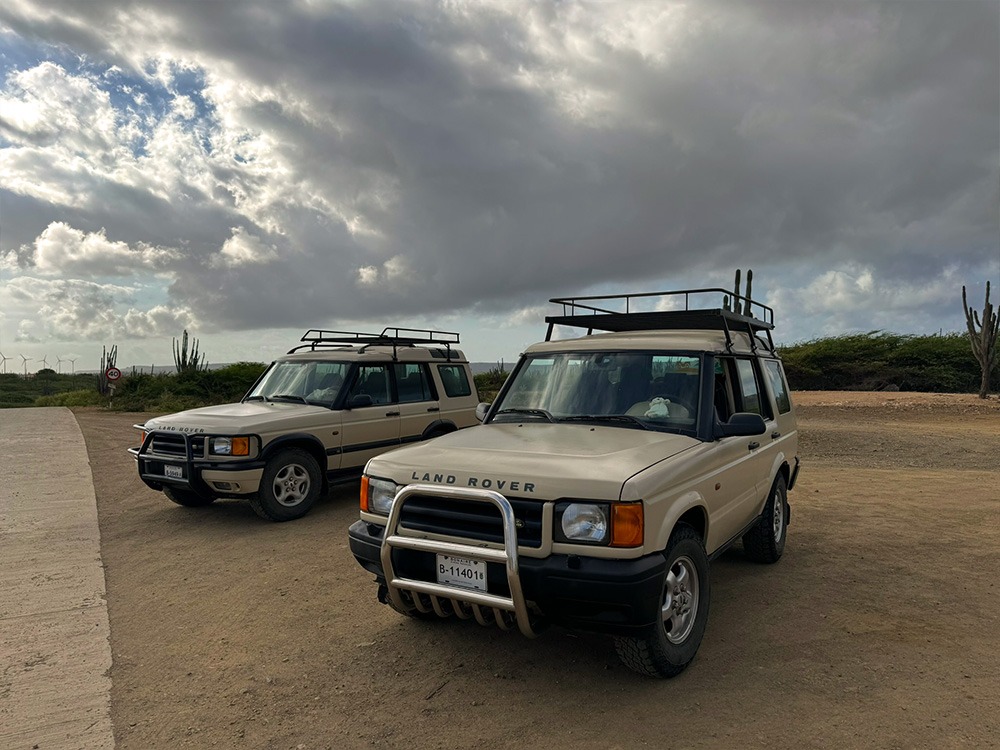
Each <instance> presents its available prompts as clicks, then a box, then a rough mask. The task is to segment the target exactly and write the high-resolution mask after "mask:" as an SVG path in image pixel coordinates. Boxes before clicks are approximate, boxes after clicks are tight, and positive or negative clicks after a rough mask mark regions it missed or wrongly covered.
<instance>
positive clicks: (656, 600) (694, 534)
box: [349, 289, 799, 677]
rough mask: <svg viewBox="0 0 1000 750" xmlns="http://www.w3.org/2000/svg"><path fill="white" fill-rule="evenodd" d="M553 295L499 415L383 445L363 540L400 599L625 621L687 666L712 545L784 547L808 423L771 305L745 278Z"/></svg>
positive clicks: (615, 631) (399, 603)
mask: <svg viewBox="0 0 1000 750" xmlns="http://www.w3.org/2000/svg"><path fill="white" fill-rule="evenodd" d="M719 297H725V300H724V304H721V305H719V306H718V307H711V306H706V307H693V306H692V305H693V304H694V303H695V301H696V300H701V299H705V298H709V299H711V298H719ZM552 302H553V303H555V304H558V305H560V306H561V314H557V315H552V316H549V317H547V318H546V322H547V323H548V334H547V335H546V337H545V341H543V342H540V343H538V344H535V345H533V346H531V347H529V348H528V349H527V350H526V351H525V352H524V354H523V355H522V356H521V358H520V360H519V362H518V363H517V365H516V367H515V368H514V370H513V372H512V373H511V374H510V376H509V377H508V379H507V382H506V383H505V384H504V386H503V388H502V389H501V391H500V393H499V394H498V396H497V398H496V400H495V401H494V403H492V404H489V405H485V404H484V405H481V406H480V408H479V409H478V410H477V415H478V416H479V417H480V418H481V420H482V424H481V425H479V426H476V427H473V428H472V429H469V430H465V431H463V432H462V433H460V434H453V435H448V436H444V437H441V438H439V439H437V440H434V441H431V442H428V443H422V444H419V445H413V446H409V447H404V448H400V449H398V450H395V451H391V452H389V453H385V454H382V455H379V456H376V457H374V458H372V459H371V460H369V461H368V463H367V465H366V467H365V471H364V475H363V477H362V483H361V499H360V503H361V513H360V518H359V520H358V521H357V522H356V523H354V524H353V525H352V526H351V528H350V531H349V540H350V546H351V550H352V552H353V554H354V556H355V558H356V559H357V561H358V563H359V564H360V565H361V566H362V567H363V568H364V569H365V570H367V571H369V572H370V573H372V574H374V577H375V584H376V591H377V595H378V598H379V599H380V601H382V602H384V603H385V604H387V605H389V606H390V607H392V608H393V609H395V610H397V611H398V612H400V613H401V614H404V615H408V616H410V617H418V618H426V619H437V618H446V617H458V618H463V619H469V620H475V621H477V622H478V623H480V624H482V625H495V626H499V627H500V628H503V629H505V630H508V629H517V630H519V631H520V632H521V633H522V634H524V635H526V636H528V637H535V636H537V635H539V634H540V633H541V632H542V630H543V629H544V627H545V626H546V625H547V624H550V623H555V624H559V625H563V626H566V627H570V628H578V629H581V630H591V631H596V632H602V633H607V634H609V635H611V636H612V637H613V639H614V643H615V646H616V649H617V652H618V654H619V657H620V658H621V659H622V661H623V662H624V663H625V664H626V665H627V666H628V667H630V668H631V669H633V670H635V671H637V672H640V673H643V674H648V675H653V676H657V677H672V676H674V675H676V674H678V673H680V672H681V671H682V670H683V669H685V668H686V667H687V666H688V664H690V662H691V661H692V660H693V659H694V657H695V654H696V652H697V650H698V646H699V645H700V643H701V640H702V637H703V634H704V632H705V624H706V622H707V619H708V605H709V592H710V560H711V559H712V558H714V557H716V556H718V555H719V554H721V553H722V552H723V551H724V550H726V549H728V548H729V547H730V546H732V545H734V544H740V545H741V546H742V548H743V551H744V554H746V556H747V557H749V558H750V559H752V560H755V561H759V562H764V563H773V562H776V561H777V560H778V559H779V558H780V557H781V555H782V552H783V550H784V546H785V539H786V533H787V528H788V522H789V520H790V510H789V506H788V501H787V492H788V490H790V489H791V488H792V487H793V486H794V484H795V479H796V476H797V473H798V467H799V458H798V433H797V430H796V423H795V411H794V407H793V405H792V402H791V399H790V397H789V393H788V386H787V383H786V380H785V375H784V371H783V369H782V365H781V361H780V358H779V357H778V355H777V352H776V350H775V347H774V343H773V340H772V338H771V330H772V328H773V311H772V310H771V308H769V307H766V306H764V305H762V304H760V303H759V302H756V301H754V300H752V299H750V297H749V296H743V295H740V294H739V291H738V289H737V291H736V292H735V293H732V292H726V291H725V290H721V289H697V290H683V291H679V292H658V293H655V294H636V295H623V296H620V297H577V298H572V299H555V300H552ZM557 326H558V327H560V328H563V327H570V328H572V327H576V328H583V329H586V331H587V335H585V336H582V337H578V338H571V339H556V338H554V337H553V332H554V330H555V329H556V327H557Z"/></svg>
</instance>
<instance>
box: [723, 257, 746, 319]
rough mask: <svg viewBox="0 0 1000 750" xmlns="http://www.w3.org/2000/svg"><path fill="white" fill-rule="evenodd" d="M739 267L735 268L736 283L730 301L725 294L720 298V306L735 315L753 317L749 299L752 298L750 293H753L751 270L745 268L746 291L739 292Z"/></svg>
mask: <svg viewBox="0 0 1000 750" xmlns="http://www.w3.org/2000/svg"><path fill="white" fill-rule="evenodd" d="M740 275H741V271H740V269H738V268H737V269H736V283H735V284H734V285H733V298H732V302H730V299H729V295H728V294H727V295H725V296H724V297H723V298H722V307H723V309H724V310H730V311H732V312H734V313H736V314H737V315H747V316H749V317H751V318H752V317H753V310H751V309H750V300H751V299H752V297H751V294H752V293H753V271H751V270H750V269H747V293H746V295H741V294H740Z"/></svg>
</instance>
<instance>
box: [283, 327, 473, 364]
mask: <svg viewBox="0 0 1000 750" xmlns="http://www.w3.org/2000/svg"><path fill="white" fill-rule="evenodd" d="M299 341H302V342H304V343H302V344H299V345H298V346H294V347H292V348H291V349H289V350H288V354H293V353H295V352H298V351H302V350H303V349H308V350H309V351H316V350H317V349H338V348H342V347H351V346H359V345H360V347H361V349H360V350H359V351H362V352H363V351H365V349H367V348H368V347H369V346H391V347H392V358H393V359H396V350H397V349H398V348H399V347H411V346H428V347H433V346H434V345H438V346H439V347H444V353H445V358H446V359H448V360H450V359H451V356H452V349H451V347H452V344H458V343H459V334H457V333H455V332H454V331H433V330H430V329H426V328H402V327H399V326H387V327H386V328H383V329H382V333H363V332H361V331H328V330H325V329H321V328H310V329H309V330H308V331H306V332H305V333H304V334H302V338H301V339H299Z"/></svg>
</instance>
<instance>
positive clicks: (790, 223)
mask: <svg viewBox="0 0 1000 750" xmlns="http://www.w3.org/2000/svg"><path fill="white" fill-rule="evenodd" d="M21 7H22V6H21V5H20V4H18V3H14V4H13V5H11V6H5V8H6V10H0V22H3V23H6V24H7V25H8V26H9V27H10V28H12V29H14V30H15V31H16V32H17V33H19V34H21V35H23V36H25V37H29V38H36V39H39V40H44V41H46V42H50V43H58V44H63V45H66V46H68V47H71V48H73V49H76V50H79V51H80V52H83V53H86V54H87V55H88V56H90V57H91V58H92V59H91V60H90V62H91V63H94V61H95V60H106V61H107V62H108V63H114V64H118V65H127V64H128V62H129V61H134V60H135V57H134V52H135V50H130V48H129V42H128V39H127V35H128V32H129V29H130V28H131V29H135V28H137V27H134V26H130V24H135V23H137V21H136V19H137V18H139V17H140V16H142V17H144V18H148V19H153V20H155V19H157V18H164V19H167V21H168V22H165V23H162V24H161V25H160V26H158V27H157V28H156V39H157V40H158V42H159V43H160V44H162V46H163V47H164V48H165V49H166V48H169V49H170V50H172V51H174V52H175V53H176V54H177V55H182V56H187V57H188V58H189V59H192V60H198V61H199V64H200V65H202V66H203V67H204V68H205V69H206V70H207V71H210V72H211V71H216V73H217V74H218V75H225V76H230V77H232V78H234V79H236V80H239V81H241V82H243V83H245V85H246V86H248V87H250V88H251V89H254V90H259V91H260V92H261V94H260V95H261V99H260V101H259V102H258V103H257V104H256V105H254V106H252V107H249V106H248V108H247V109H245V110H244V114H245V115H246V116H247V117H248V118H250V119H251V120H252V121H253V123H254V125H255V126H256V127H257V128H259V129H260V130H261V131H262V132H266V133H267V134H269V136H270V137H271V139H272V141H273V148H274V151H275V153H276V154H279V155H280V157H281V158H282V160H283V161H284V163H285V164H287V165H289V167H290V169H291V174H290V175H289V176H288V177H287V179H288V181H289V182H288V184H289V185H290V186H293V187H294V186H299V189H298V190H297V191H296V192H295V194H294V198H293V199H292V198H290V199H289V201H288V202H287V204H286V205H284V206H282V207H281V215H280V218H279V222H280V224H281V227H280V231H278V232H277V233H274V232H271V231H270V230H268V229H267V228H265V227H263V226H260V225H258V226H256V227H250V229H252V230H253V232H254V233H255V234H256V235H258V236H263V237H266V238H267V241H268V242H272V243H273V244H274V245H275V247H276V248H277V251H278V253H279V254H280V256H281V258H280V260H272V261H270V262H267V263H259V264H245V265H240V264H230V265H219V264H215V265H214V266H213V265H212V264H211V263H210V258H209V256H210V255H211V251H212V250H217V248H218V246H219V245H220V244H221V243H222V242H223V241H224V240H225V239H226V238H227V237H228V236H229V234H230V229H231V227H232V226H236V225H245V224H247V220H246V218H245V217H240V216H238V215H237V214H236V213H233V212H230V211H229V210H228V209H227V208H226V206H225V205H223V204H219V203H216V202H213V199H212V196H205V197H204V199H200V198H199V196H198V194H197V193H196V192H192V196H193V197H192V198H191V199H190V201H189V202H188V203H185V204H184V211H183V212H182V214H181V215H182V216H183V218H182V220H181V221H177V219H178V216H179V214H178V212H177V204H176V203H174V202H172V201H171V202H170V204H169V205H163V206H160V205H158V204H157V201H156V200H153V199H150V198H149V197H148V196H139V195H129V194H128V192H129V191H127V190H126V191H125V192H124V193H123V194H120V195H116V196H113V197H112V196H109V195H105V196H104V197H102V198H100V200H102V201H104V204H103V206H102V207H101V208H91V211H92V213H91V214H90V216H89V219H90V225H96V224H100V225H102V226H103V225H105V224H108V228H109V233H110V234H112V235H114V238H115V239H122V240H125V241H130V240H132V239H135V240H143V241H146V242H149V243H152V244H162V245H165V246H170V247H174V246H178V245H180V244H182V241H184V242H185V243H186V246H187V247H190V248H192V250H191V252H192V253H193V255H194V256H195V257H193V258H192V261H193V262H192V263H191V264H189V265H188V266H187V267H184V266H182V267H179V268H177V269H176V277H175V281H174V283H173V285H172V287H171V291H172V295H173V297H174V298H175V299H176V300H178V301H179V302H181V303H184V304H187V305H190V306H191V308H192V309H193V310H195V311H196V313H197V314H198V316H199V317H201V318H203V319H207V320H212V321H217V322H218V323H219V324H221V325H223V326H229V327H234V328H256V327H261V326H281V325H296V326H298V325H311V324H314V323H316V322H317V321H322V320H335V319H337V318H342V317H345V316H350V317H355V318H357V317H363V316H390V317H392V316H394V315H396V314H411V313H427V312H433V311H435V310H450V309H461V308H465V307H469V306H473V305H476V306H478V307H479V309H487V310H488V309H492V308H494V307H497V308H504V309H510V305H511V301H512V300H515V301H517V300H523V301H525V302H528V301H531V302H537V299H538V296H539V294H540V293H549V292H553V293H558V292H569V291H575V290H580V289H582V288H586V287H587V286H590V285H593V284H598V283H609V282H622V283H623V284H624V285H626V286H636V285H641V282H642V281H644V280H646V279H651V278H665V277H670V276H678V275H683V274H686V275H693V276H697V275H699V274H704V273H707V272H709V271H711V270H712V269H715V268H719V267H724V268H732V267H735V266H744V267H745V266H746V265H755V266H759V265H764V266H768V265H770V266H772V267H779V268H780V267H781V266H782V264H787V265H788V266H794V267H795V268H797V269H800V270H801V269H802V268H804V267H817V268H820V269H826V268H831V267H836V266H838V265H844V264H864V265H866V266H868V267H870V268H872V269H873V271H874V273H875V275H876V276H877V277H880V278H882V279H883V280H885V281H886V282H887V283H888V282H889V281H891V280H893V279H897V280H899V281H900V283H904V282H905V283H915V282H919V281H920V280H921V279H930V278H934V277H936V276H939V275H940V274H941V273H942V269H943V268H944V267H945V266H948V265H950V266H959V267H961V268H967V269H974V270H980V269H982V268H984V267H985V268H992V267H994V266H993V264H994V261H997V259H998V258H1000V239H998V236H1000V226H998V209H997V206H998V203H1000V192H998V161H1000V115H998V112H1000V101H998V97H1000V64H998V60H1000V40H998V36H1000V32H998V28H1000V18H998V13H1000V11H998V9H1000V6H998V5H997V4H996V3H995V2H992V0H987V1H986V2H974V1H969V2H944V1H943V0H942V1H941V2H908V1H901V2H887V3H864V4H860V3H854V2H843V3H841V2H823V3H815V2H768V3H745V2H699V3H697V4H695V5H694V6H689V7H687V8H686V9H683V8H681V7H680V6H671V5H665V4H662V3H653V4H650V5H648V6H640V5H635V6H632V5H631V4H629V6H628V7H625V6H622V7H617V4H602V3H595V4H582V5H581V4H567V3H555V4H536V3H524V4H521V5H516V6H511V5H506V4H498V5H497V6H496V7H495V8H490V7H489V6H487V5H479V4H476V5H469V6H465V5H458V4H453V5H442V4H426V5H418V4H414V3H409V2H407V3H393V2H374V3H358V4H356V5H349V6H348V5H344V6H337V5H310V4H304V3H300V4H285V3H282V4H276V3H270V2H259V3H250V2H239V3H235V2H234V3H226V2H211V3H168V4H140V3H121V2H114V3H112V2H108V3H87V4H86V5H84V6H81V5H80V4H79V3H77V2H70V1H68V0H66V1H64V2H62V3H61V4H60V3H51V2H50V3H46V4H45V6H44V8H46V9H47V12H49V13H50V15H49V16H48V17H47V19H46V20H44V21H43V20H39V19H38V18H37V17H35V16H34V15H33V14H32V13H29V12H24V13H22V12H20V8H21ZM38 7H42V6H38ZM669 9H673V10H677V11H678V13H679V15H678V20H677V22H676V23H671V24H659V23H658V22H656V19H657V18H658V16H659V14H660V13H662V12H665V11H666V10H669ZM681 10H683V13H680V11H681ZM630 12H633V15H632V16H629V13H630ZM642 14H646V15H648V16H649V19H650V20H649V23H648V24H647V23H645V22H644V20H643V19H642V18H639V20H638V21H636V20H635V19H636V16H641V15H642ZM60 18H62V19H65V20H60ZM83 18H86V23H85V24H82V25H81V24H80V23H75V22H74V20H75V21H81V20H82V19H83ZM123 35H124V36H123ZM640 42H641V43H640ZM221 71H225V72H224V73H222V72H221ZM268 91H280V92H282V95H283V96H284V98H283V99H282V100H281V101H278V100H277V99H274V98H270V97H269V95H268V94H267V93H266V92H268ZM295 101H301V102H305V103H306V104H307V106H305V107H303V108H300V109H296V107H295V106H294V103H295ZM216 169H218V167H216ZM218 176H219V181H220V182H222V183H224V182H226V181H227V178H226V176H225V175H218ZM272 187H273V185H270V184H259V185H252V184H251V185H248V186H247V189H248V190H250V191H265V190H268V189H270V188H272ZM312 198H316V200H315V201H313V200H311V199H312ZM96 201H98V199H97V198H95V199H93V200H92V201H91V205H93V204H94V203H95V202H96ZM324 206H333V207H335V209H336V211H335V212H334V213H330V212H329V211H327V210H326V209H325V208H324ZM351 216H357V217H359V219H360V220H361V223H362V224H363V225H364V226H365V227H367V228H369V229H371V230H372V231H370V232H367V233H366V232H361V233H358V234H352V233H351V232H349V231H347V229H346V225H345V220H346V218H345V217H347V218H349V217H351ZM87 218H88V217H87V216H82V217H81V218H80V223H79V224H78V225H77V226H80V227H81V228H85V227H87V226H88V224H87V221H86V220H87ZM39 223H41V222H40V221H35V222H33V223H32V226H35V225H37V224H39ZM112 223H114V224H115V225H120V226H121V227H122V229H121V235H122V236H119V234H118V233H116V232H114V231H113V230H112V227H111V224H112ZM31 231H35V229H31V230H29V231H28V232H27V234H30V233H31ZM22 234H23V232H22ZM4 244H5V247H6V243H4ZM394 258H403V259H405V261H406V269H407V271H406V272H405V273H402V274H397V275H395V276H392V274H391V272H390V271H389V270H386V266H385V264H386V263H387V262H390V264H391V261H392V259H394ZM997 265H998V266H1000V262H998V263H997ZM362 268H371V269H374V271H373V273H375V274H376V275H375V277H374V278H375V279H376V281H374V282H373V283H372V284H368V285H365V284H359V269H362ZM390 270H391V269H390Z"/></svg>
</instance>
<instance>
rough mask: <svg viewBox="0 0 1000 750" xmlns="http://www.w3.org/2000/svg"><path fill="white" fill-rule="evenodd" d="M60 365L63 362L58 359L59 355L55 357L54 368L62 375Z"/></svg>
mask: <svg viewBox="0 0 1000 750" xmlns="http://www.w3.org/2000/svg"><path fill="white" fill-rule="evenodd" d="M62 363H63V361H62V360H61V359H59V355H58V354H57V355H56V367H58V368H59V374H60V375H62Z"/></svg>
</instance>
